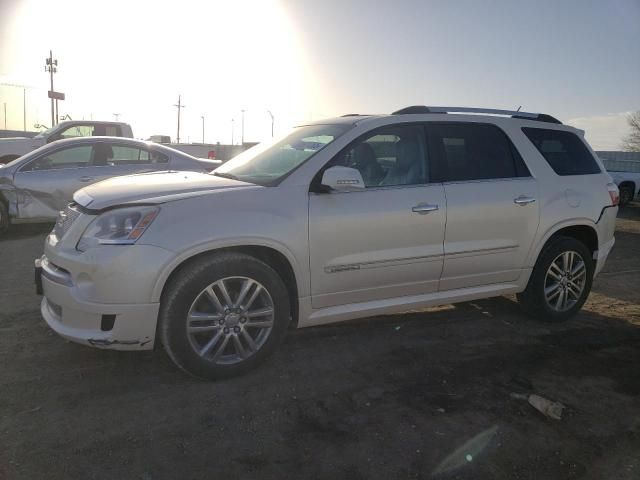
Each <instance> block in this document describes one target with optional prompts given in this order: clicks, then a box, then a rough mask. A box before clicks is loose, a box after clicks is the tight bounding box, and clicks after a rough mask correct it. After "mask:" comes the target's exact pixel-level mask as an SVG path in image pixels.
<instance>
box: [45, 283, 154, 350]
mask: <svg viewBox="0 0 640 480" xmlns="http://www.w3.org/2000/svg"><path fill="white" fill-rule="evenodd" d="M42 287H43V290H44V297H43V298H42V303H41V305H40V312H41V313H42V317H43V318H44V320H45V321H46V322H47V325H49V327H51V329H52V330H54V331H55V332H56V333H57V334H58V335H60V336H62V337H64V338H66V339H67V340H71V341H73V342H76V343H81V344H84V345H89V346H93V347H101V348H110V349H114V350H151V349H152V348H153V346H154V341H155V331H156V323H157V318H158V309H159V304H158V303H150V304H135V305H127V304H124V305H110V304H100V303H91V302H87V301H84V300H81V299H79V298H77V296H76V294H75V292H74V290H73V287H69V286H66V285H61V284H58V283H55V282H53V281H52V280H50V279H49V278H47V276H45V275H43V276H42ZM105 319H106V321H105ZM104 328H111V329H110V330H104Z"/></svg>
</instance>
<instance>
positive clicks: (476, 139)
mask: <svg viewBox="0 0 640 480" xmlns="http://www.w3.org/2000/svg"><path fill="white" fill-rule="evenodd" d="M429 132H430V133H429V136H430V141H431V144H432V148H433V150H434V154H435V155H436V156H437V157H438V159H439V166H440V169H441V175H442V179H443V181H464V180H483V179H492V178H514V177H526V176H529V175H530V174H529V171H528V169H527V167H526V165H525V164H524V162H523V161H522V158H521V157H520V154H519V153H518V152H517V150H516V149H515V148H514V147H513V145H512V144H511V142H510V141H509V139H508V138H507V136H506V135H505V134H504V132H503V131H502V130H500V129H499V128H498V127H495V126H493V125H484V124H475V123H443V124H434V125H430V126H429Z"/></svg>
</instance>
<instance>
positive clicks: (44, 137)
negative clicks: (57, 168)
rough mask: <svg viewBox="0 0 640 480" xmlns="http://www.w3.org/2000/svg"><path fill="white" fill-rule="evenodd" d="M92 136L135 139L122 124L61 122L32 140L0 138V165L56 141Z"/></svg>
mask: <svg viewBox="0 0 640 480" xmlns="http://www.w3.org/2000/svg"><path fill="white" fill-rule="evenodd" d="M91 136H108V137H125V138H133V132H132V130H131V126H130V125H129V124H127V123H122V122H101V121H85V120H70V121H67V122H60V123H59V124H58V125H56V126H54V127H52V128H49V129H48V130H45V131H44V132H41V133H39V134H38V135H36V136H35V137H32V138H26V137H24V138H23V137H17V138H0V164H3V163H9V162H10V161H12V160H15V159H16V158H18V157H20V156H21V155H24V154H25V153H29V152H31V151H32V150H35V149H36V148H39V147H42V146H43V145H46V144H47V143H51V142H55V141H56V140H62V139H66V138H75V137H91Z"/></svg>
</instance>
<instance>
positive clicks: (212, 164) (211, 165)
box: [196, 157, 222, 171]
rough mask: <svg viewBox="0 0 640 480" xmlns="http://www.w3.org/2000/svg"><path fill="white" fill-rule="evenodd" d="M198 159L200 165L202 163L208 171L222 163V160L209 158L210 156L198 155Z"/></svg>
mask: <svg viewBox="0 0 640 480" xmlns="http://www.w3.org/2000/svg"><path fill="white" fill-rule="evenodd" d="M196 161H197V162H198V163H199V164H200V165H202V167H203V168H204V169H205V170H207V171H211V170H215V169H216V168H218V167H219V166H220V165H222V161H221V160H211V159H208V158H200V157H196Z"/></svg>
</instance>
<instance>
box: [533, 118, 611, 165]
mask: <svg viewBox="0 0 640 480" xmlns="http://www.w3.org/2000/svg"><path fill="white" fill-rule="evenodd" d="M522 131H523V132H524V134H525V135H526V136H527V138H529V140H531V143H533V144H534V145H535V146H536V148H537V149H538V151H539V152H540V153H541V154H542V156H543V157H544V158H545V160H546V161H547V163H548V164H549V166H550V167H551V168H553V171H554V172H556V173H557V174H558V175H589V174H591V173H600V167H598V164H597V163H596V161H595V159H594V158H593V156H592V155H591V152H589V150H588V149H587V147H586V145H585V144H584V142H583V141H582V140H581V139H580V138H578V136H577V135H576V134H575V133H571V132H563V131H561V130H547V129H545V128H523V129H522Z"/></svg>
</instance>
